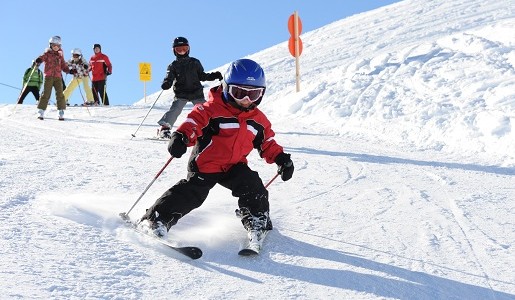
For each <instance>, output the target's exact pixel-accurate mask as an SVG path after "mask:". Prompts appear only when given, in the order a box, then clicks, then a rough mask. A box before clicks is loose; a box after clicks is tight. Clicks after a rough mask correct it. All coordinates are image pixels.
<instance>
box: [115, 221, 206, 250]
mask: <svg viewBox="0 0 515 300" xmlns="http://www.w3.org/2000/svg"><path fill="white" fill-rule="evenodd" d="M120 216H121V218H122V219H123V220H124V221H125V223H126V225H127V226H128V227H129V228H132V229H134V231H136V232H138V233H141V234H143V235H146V236H147V237H150V238H152V239H154V240H155V241H157V242H159V243H160V244H161V245H164V246H166V247H168V248H170V249H172V250H174V251H177V252H179V253H180V254H182V255H185V256H187V257H189V258H191V259H199V258H201V257H202V250H201V249H200V248H198V247H193V246H185V247H177V246H174V245H172V244H171V243H170V242H169V241H167V240H165V239H162V238H160V237H158V236H155V235H153V234H150V233H148V232H146V231H145V230H143V229H141V228H140V227H139V226H138V224H136V223H134V222H132V221H131V220H130V218H129V216H127V214H126V213H120Z"/></svg>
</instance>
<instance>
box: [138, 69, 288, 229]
mask: <svg viewBox="0 0 515 300" xmlns="http://www.w3.org/2000/svg"><path fill="white" fill-rule="evenodd" d="M265 89H266V82H265V73H264V72H263V69H262V68H261V66H260V65H259V64H257V63H256V62H255V61H253V60H250V59H240V60H236V61H234V62H232V63H231V64H230V66H229V68H228V70H227V72H226V73H225V76H224V80H223V81H222V85H220V86H217V87H213V88H211V90H210V91H209V95H208V101H207V102H205V103H202V104H197V105H196V106H194V108H193V110H192V111H191V112H190V113H189V114H188V116H187V118H186V121H184V123H182V124H181V125H180V126H179V127H178V128H177V130H176V131H175V132H173V133H172V138H171V140H170V142H169V145H168V152H169V153H170V154H171V155H172V156H173V157H176V158H180V157H181V156H182V155H183V154H184V153H186V149H187V147H189V146H193V150H192V152H191V156H190V158H189V161H188V176H187V178H186V179H182V180H180V181H179V182H178V183H176V184H175V185H174V186H172V187H171V188H170V189H168V190H167V191H166V192H165V193H164V194H163V195H162V196H161V197H160V198H158V199H157V200H156V202H155V203H154V205H153V206H151V207H150V208H149V209H147V211H146V213H145V215H144V216H143V217H142V218H141V219H140V221H139V223H140V224H141V225H142V226H148V227H149V228H150V230H151V231H152V232H153V233H154V234H155V235H157V236H159V237H163V236H165V235H166V234H167V232H168V230H170V227H171V226H173V225H175V224H176V223H177V221H178V220H179V219H180V218H182V217H184V216H185V215H186V214H188V213H189V212H190V211H192V210H193V209H196V208H198V207H200V206H201V205H202V203H204V200H206V198H207V196H208V193H209V191H210V190H211V189H212V188H213V187H214V186H215V185H216V184H217V183H218V184H220V185H221V186H223V187H226V188H228V189H230V190H231V191H232V195H233V196H235V197H237V198H238V207H239V209H238V210H237V212H238V215H239V216H240V217H241V222H242V224H243V227H244V228H245V229H246V230H247V231H248V232H249V233H250V232H251V231H262V230H271V229H272V222H271V220H270V216H269V210H270V209H269V203H268V191H267V189H266V188H265V187H264V185H263V182H262V181H261V178H260V177H259V174H258V173H257V172H255V171H253V170H251V169H250V167H249V166H248V164H247V155H248V154H249V153H250V152H251V151H252V149H256V150H257V151H258V153H259V155H260V156H261V157H262V158H264V159H265V161H266V162H267V163H269V164H271V163H274V162H275V163H276V164H277V165H278V166H279V168H278V173H279V174H281V178H282V180H284V181H286V180H289V179H290V178H291V177H292V175H293V170H294V167H293V162H292V160H291V159H290V154H286V153H284V151H283V147H282V146H280V145H279V144H278V143H277V142H276V141H275V139H274V136H275V133H274V131H273V130H272V125H271V123H270V121H269V120H268V118H267V117H266V116H265V114H264V113H263V112H262V111H261V110H259V108H257V106H258V105H259V104H260V102H261V100H262V98H263V95H264V93H265Z"/></svg>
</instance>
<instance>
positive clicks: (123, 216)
mask: <svg viewBox="0 0 515 300" xmlns="http://www.w3.org/2000/svg"><path fill="white" fill-rule="evenodd" d="M118 215H119V216H120V217H121V218H122V220H125V221H129V220H130V218H129V215H128V214H127V213H125V212H121V213H119V214H118Z"/></svg>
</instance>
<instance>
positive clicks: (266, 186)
mask: <svg viewBox="0 0 515 300" xmlns="http://www.w3.org/2000/svg"><path fill="white" fill-rule="evenodd" d="M277 176H279V173H277V174H275V176H274V178H272V179H270V181H269V182H268V183H267V184H266V185H265V189H266V188H268V186H269V185H270V184H272V182H274V180H275V179H276V178H277Z"/></svg>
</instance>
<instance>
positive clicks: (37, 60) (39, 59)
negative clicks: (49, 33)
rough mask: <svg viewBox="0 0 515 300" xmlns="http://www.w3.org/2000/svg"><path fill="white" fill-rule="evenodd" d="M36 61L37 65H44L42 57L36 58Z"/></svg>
mask: <svg viewBox="0 0 515 300" xmlns="http://www.w3.org/2000/svg"><path fill="white" fill-rule="evenodd" d="M34 61H35V62H36V63H37V64H40V63H42V62H43V60H42V59H41V58H40V57H38V58H36V59H35V60H34Z"/></svg>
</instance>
